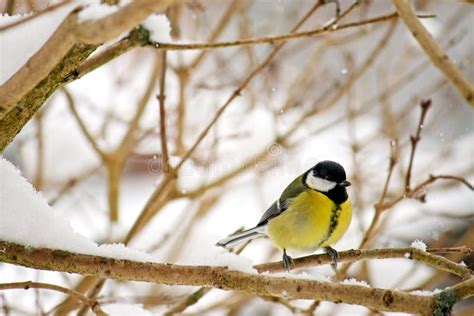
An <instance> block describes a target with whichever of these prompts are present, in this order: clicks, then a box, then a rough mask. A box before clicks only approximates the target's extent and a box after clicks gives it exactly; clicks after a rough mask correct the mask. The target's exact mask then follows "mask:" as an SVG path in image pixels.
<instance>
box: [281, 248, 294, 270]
mask: <svg viewBox="0 0 474 316" xmlns="http://www.w3.org/2000/svg"><path fill="white" fill-rule="evenodd" d="M291 265H293V259H292V258H291V257H290V256H288V255H287V254H286V249H283V267H284V268H285V269H286V270H288V272H290V269H291Z"/></svg>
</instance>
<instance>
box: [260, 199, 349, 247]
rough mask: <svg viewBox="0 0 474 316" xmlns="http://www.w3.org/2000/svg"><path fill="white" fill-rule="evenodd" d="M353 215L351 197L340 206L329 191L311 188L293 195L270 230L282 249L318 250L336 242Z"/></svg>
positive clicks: (270, 224)
mask: <svg viewBox="0 0 474 316" xmlns="http://www.w3.org/2000/svg"><path fill="white" fill-rule="evenodd" d="M351 217H352V206H351V203H350V201H349V200H347V201H346V202H344V203H342V204H341V205H339V206H337V205H336V204H335V203H334V202H333V201H332V200H331V199H329V198H328V197H327V196H326V195H324V194H322V193H319V192H317V191H312V190H307V191H305V192H303V193H301V194H299V195H298V196H297V197H295V198H294V199H292V201H291V202H290V205H289V207H288V209H287V210H286V211H284V212H282V213H281V214H280V215H278V216H276V217H275V218H273V219H271V220H269V222H268V226H267V229H268V230H267V233H268V236H269V237H270V239H271V240H272V241H273V243H274V244H275V245H276V246H277V247H279V248H280V249H285V248H290V249H296V250H307V251H308V250H310V251H314V250H316V249H318V248H321V247H326V246H329V245H332V244H334V243H336V242H337V241H338V240H339V239H340V238H341V237H342V235H344V233H345V232H346V230H347V228H348V227H349V224H350V222H351Z"/></svg>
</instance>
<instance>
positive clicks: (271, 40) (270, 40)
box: [155, 12, 433, 50]
mask: <svg viewBox="0 0 474 316" xmlns="http://www.w3.org/2000/svg"><path fill="white" fill-rule="evenodd" d="M340 17H344V15H343V14H341V16H340ZM397 17H398V14H397V13H396V12H395V13H391V14H386V15H381V16H378V17H375V18H370V19H366V20H361V21H356V22H349V23H345V24H336V23H335V21H334V22H333V23H331V24H330V25H328V26H325V27H322V28H318V29H315V30H310V31H304V32H293V33H289V34H283V35H273V36H264V37H256V38H249V39H243V40H236V41H225V42H215V43H189V44H177V43H163V42H157V43H155V47H156V49H160V50H162V49H164V50H196V49H211V48H225V47H232V46H245V45H255V44H275V43H277V42H281V41H287V40H290V39H298V38H304V37H313V36H318V35H322V34H326V33H331V32H337V31H340V30H344V29H348V28H353V27H358V26H363V25H368V24H374V23H380V22H385V21H389V20H392V19H394V18H397ZM419 17H420V18H432V17H433V15H420V16H419Z"/></svg>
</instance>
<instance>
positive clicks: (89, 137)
mask: <svg viewBox="0 0 474 316" xmlns="http://www.w3.org/2000/svg"><path fill="white" fill-rule="evenodd" d="M61 90H62V92H63V93H64V95H65V96H66V99H67V101H68V102H67V103H68V106H69V109H70V110H71V113H72V114H73V116H74V118H75V119H76V122H77V124H78V125H79V128H80V129H81V131H82V134H83V135H84V136H85V137H86V139H87V140H88V141H89V144H90V145H91V146H92V148H93V149H94V151H95V152H96V154H97V155H98V156H99V157H100V158H101V159H102V161H106V160H107V154H106V153H105V152H104V151H102V149H101V148H100V147H99V145H98V144H97V142H96V141H95V139H94V137H93V136H92V134H91V133H90V132H89V130H88V129H87V127H86V125H85V124H84V122H83V121H82V119H81V117H80V116H79V113H78V112H77V110H76V102H75V101H74V98H73V96H72V94H71V93H70V92H69V90H68V89H67V88H65V87H63V88H62V89H61Z"/></svg>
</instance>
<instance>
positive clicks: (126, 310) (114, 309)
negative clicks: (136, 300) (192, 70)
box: [101, 303, 153, 316]
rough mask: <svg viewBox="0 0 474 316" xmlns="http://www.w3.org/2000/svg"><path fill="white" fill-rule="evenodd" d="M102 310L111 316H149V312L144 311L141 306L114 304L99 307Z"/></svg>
mask: <svg viewBox="0 0 474 316" xmlns="http://www.w3.org/2000/svg"><path fill="white" fill-rule="evenodd" d="M101 308H102V310H103V311H104V312H105V313H107V314H109V315H111V316H122V315H123V316H126V315H135V316H151V315H153V314H152V313H151V312H149V311H147V310H145V309H144V308H143V305H141V304H130V303H115V304H110V305H103V306H101Z"/></svg>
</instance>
